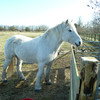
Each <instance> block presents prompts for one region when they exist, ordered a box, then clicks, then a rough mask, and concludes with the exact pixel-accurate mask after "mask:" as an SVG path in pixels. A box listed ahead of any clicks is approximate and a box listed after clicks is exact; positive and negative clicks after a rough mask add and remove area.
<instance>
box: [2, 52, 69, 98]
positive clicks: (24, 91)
mask: <svg viewBox="0 0 100 100" xmlns="http://www.w3.org/2000/svg"><path fill="white" fill-rule="evenodd" d="M60 56H61V55H60ZM28 68H29V69H28ZM22 70H23V73H24V75H25V77H26V81H19V80H18V77H17V73H16V71H15V73H14V74H13V75H12V77H10V78H8V82H6V83H2V81H1V80H0V100H22V99H23V98H34V99H35V100H68V98H69V91H70V53H69V54H68V55H66V56H64V57H62V58H61V59H59V60H57V61H55V63H54V64H53V66H52V69H51V75H50V78H51V82H52V84H51V85H48V86H47V85H45V82H44V77H43V79H42V82H41V85H42V91H41V92H40V93H37V92H35V91H34V84H35V81H36V73H37V71H38V67H37V65H36V64H34V65H29V64H23V69H22Z"/></svg>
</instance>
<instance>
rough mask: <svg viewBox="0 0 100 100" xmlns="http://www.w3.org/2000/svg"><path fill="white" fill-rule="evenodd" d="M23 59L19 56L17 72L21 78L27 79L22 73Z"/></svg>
mask: <svg viewBox="0 0 100 100" xmlns="http://www.w3.org/2000/svg"><path fill="white" fill-rule="evenodd" d="M21 68H22V60H20V59H18V58H17V73H18V77H19V79H20V80H25V77H24V75H23V73H22V69H21Z"/></svg>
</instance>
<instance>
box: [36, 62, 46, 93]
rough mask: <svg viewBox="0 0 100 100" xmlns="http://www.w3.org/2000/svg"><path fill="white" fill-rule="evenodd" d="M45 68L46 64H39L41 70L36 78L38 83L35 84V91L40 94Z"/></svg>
mask: <svg viewBox="0 0 100 100" xmlns="http://www.w3.org/2000/svg"><path fill="white" fill-rule="evenodd" d="M44 66H45V64H39V69H38V73H37V77H36V83H35V91H37V92H40V91H41V84H40V81H41V78H42V75H43V72H44Z"/></svg>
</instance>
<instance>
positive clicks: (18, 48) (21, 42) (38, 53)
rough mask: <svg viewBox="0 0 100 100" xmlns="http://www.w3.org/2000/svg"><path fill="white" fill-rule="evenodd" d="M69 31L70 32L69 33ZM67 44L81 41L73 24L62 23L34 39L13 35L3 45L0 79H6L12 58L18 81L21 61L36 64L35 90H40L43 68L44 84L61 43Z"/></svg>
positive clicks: (20, 74)
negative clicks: (2, 64)
mask: <svg viewBox="0 0 100 100" xmlns="http://www.w3.org/2000/svg"><path fill="white" fill-rule="evenodd" d="M69 30H71V32H69ZM63 41H65V42H69V43H71V44H73V45H75V44H77V45H80V44H82V39H81V38H80V36H79V35H78V33H77V31H76V28H75V26H74V25H73V23H71V22H68V20H67V21H66V22H63V23H61V24H59V25H57V26H56V27H54V28H51V29H49V30H47V31H46V32H45V33H44V34H43V35H41V36H39V37H36V38H29V37H26V36H22V35H15V36H13V37H11V38H10V39H8V40H7V42H6V44H5V64H4V67H3V74H2V79H3V80H5V79H6V69H7V68H8V66H9V64H10V62H11V60H12V58H13V57H14V56H16V57H17V60H18V61H17V71H18V75H19V78H20V79H24V78H25V77H24V75H23V73H22V70H21V66H22V61H25V62H28V63H38V66H39V70H38V73H37V80H36V84H35V89H36V90H40V89H41V85H40V79H41V77H42V74H43V71H44V66H45V65H47V69H46V82H47V83H48V82H49V72H50V67H51V65H52V63H53V61H54V60H55V59H56V57H57V54H58V51H59V48H60V46H61V44H62V42H63Z"/></svg>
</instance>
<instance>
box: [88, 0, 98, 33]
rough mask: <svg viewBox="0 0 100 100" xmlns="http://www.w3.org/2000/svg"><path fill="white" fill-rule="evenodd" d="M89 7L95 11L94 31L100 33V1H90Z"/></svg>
mask: <svg viewBox="0 0 100 100" xmlns="http://www.w3.org/2000/svg"><path fill="white" fill-rule="evenodd" d="M87 6H88V7H91V8H92V9H93V10H94V18H93V21H92V25H93V31H94V32H95V33H100V0H90V4H89V5H87Z"/></svg>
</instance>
